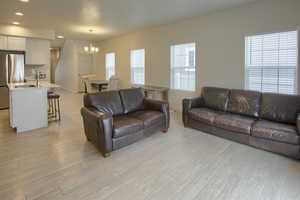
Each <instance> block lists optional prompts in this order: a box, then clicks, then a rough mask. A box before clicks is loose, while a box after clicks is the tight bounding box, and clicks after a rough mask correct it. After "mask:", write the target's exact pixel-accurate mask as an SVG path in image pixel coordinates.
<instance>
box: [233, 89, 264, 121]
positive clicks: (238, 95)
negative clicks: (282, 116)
mask: <svg viewBox="0 0 300 200" xmlns="http://www.w3.org/2000/svg"><path fill="white" fill-rule="evenodd" d="M260 101H261V93H260V92H255V91H247V90H231V91H230V95H229V103H228V111H229V112H231V113H237V114H241V115H247V116H250V117H259V109H260Z"/></svg>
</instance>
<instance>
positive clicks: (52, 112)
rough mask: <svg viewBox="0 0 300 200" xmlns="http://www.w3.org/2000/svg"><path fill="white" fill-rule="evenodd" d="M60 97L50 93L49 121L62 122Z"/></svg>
mask: <svg viewBox="0 0 300 200" xmlns="http://www.w3.org/2000/svg"><path fill="white" fill-rule="evenodd" d="M59 99H60V95H59V94H55V93H54V92H48V106H49V107H48V119H49V121H52V120H53V121H60V105H59Z"/></svg>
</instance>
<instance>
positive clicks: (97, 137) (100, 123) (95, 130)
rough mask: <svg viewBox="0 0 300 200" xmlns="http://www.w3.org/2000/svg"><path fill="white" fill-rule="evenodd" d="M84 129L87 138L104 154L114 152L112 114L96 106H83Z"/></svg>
mask: <svg viewBox="0 0 300 200" xmlns="http://www.w3.org/2000/svg"><path fill="white" fill-rule="evenodd" d="M81 115H82V118H83V124H84V131H85V135H86V137H87V139H88V140H89V141H91V142H92V143H94V144H95V145H96V146H97V148H98V149H99V150H100V151H101V152H102V153H103V154H104V155H107V154H108V153H110V152H112V131H113V127H112V121H113V118H112V115H111V114H110V113H105V112H99V111H98V110H96V109H95V108H90V107H89V108H87V107H83V108H81Z"/></svg>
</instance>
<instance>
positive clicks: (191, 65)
mask: <svg viewBox="0 0 300 200" xmlns="http://www.w3.org/2000/svg"><path fill="white" fill-rule="evenodd" d="M195 58H196V44H195V43H190V44H180V45H174V46H171V88H172V89H176V90H187V91H195V85H196V68H195V66H196V61H195V60H196V59H195Z"/></svg>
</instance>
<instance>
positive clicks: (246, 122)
mask: <svg viewBox="0 0 300 200" xmlns="http://www.w3.org/2000/svg"><path fill="white" fill-rule="evenodd" d="M254 122H255V119H254V118H250V117H245V116H241V115H235V114H222V115H217V116H216V119H215V126H216V127H219V128H223V129H226V130H230V131H234V132H239V133H243V134H249V135H250V133H251V127H252V125H253V123H254Z"/></svg>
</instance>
